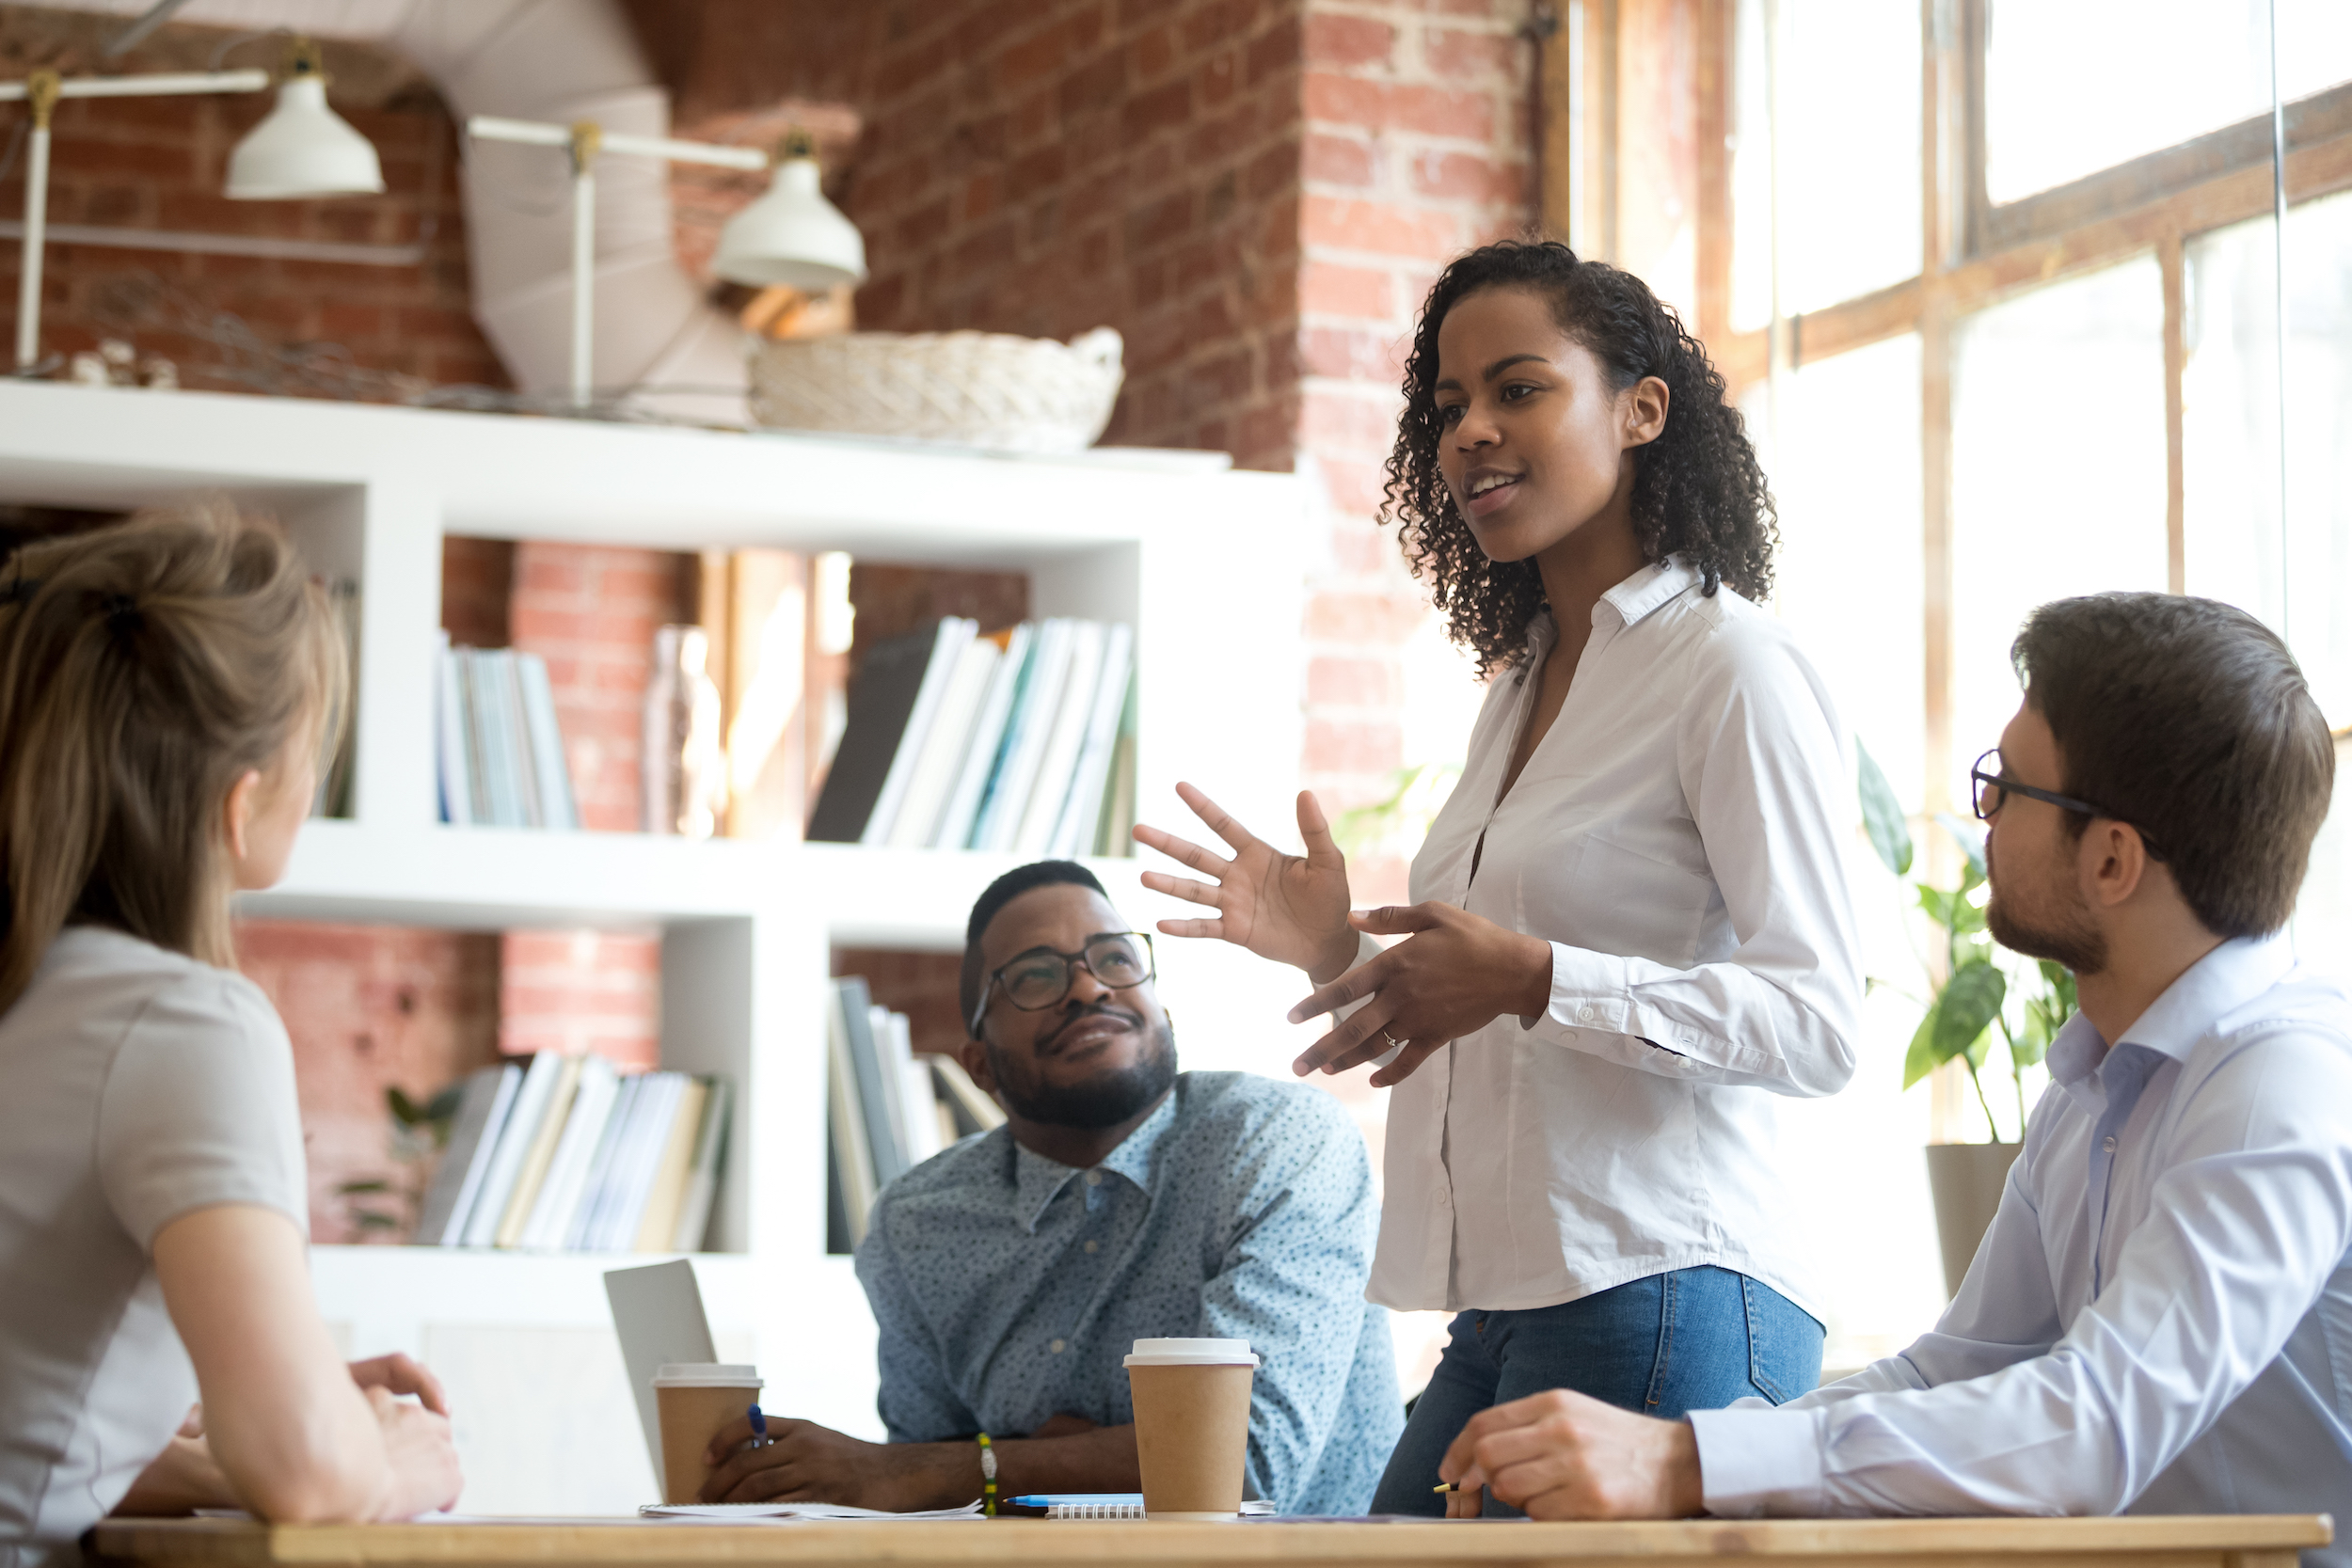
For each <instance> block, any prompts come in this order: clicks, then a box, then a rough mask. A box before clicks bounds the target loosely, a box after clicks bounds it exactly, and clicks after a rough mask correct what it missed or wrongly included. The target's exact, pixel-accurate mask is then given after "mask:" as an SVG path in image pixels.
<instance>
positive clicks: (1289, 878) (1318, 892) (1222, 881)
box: [1135, 784, 1357, 985]
mask: <svg viewBox="0 0 2352 1568" xmlns="http://www.w3.org/2000/svg"><path fill="white" fill-rule="evenodd" d="M1176 793H1177V794H1178V795H1179V796H1180V797H1182V798H1183V800H1184V804H1185V805H1187V806H1190V807H1191V808H1192V812H1193V815H1194V816H1198V817H1200V820H1201V821H1202V822H1204V823H1206V824H1208V828H1209V831H1210V832H1213V833H1215V834H1216V836H1217V837H1219V838H1221V839H1223V840H1224V841H1225V843H1226V845H1227V847H1230V848H1231V849H1232V851H1233V857H1232V859H1231V860H1227V859H1225V858H1224V857H1222V856H1220V855H1216V854H1212V853H1211V852H1210V851H1208V850H1206V849H1203V848H1201V847H1200V846H1199V845H1197V844H1193V843H1190V842H1188V841H1186V840H1184V839H1181V838H1178V837H1177V836H1176V835H1175V834H1174V833H1171V832H1165V831H1163V830H1161V829H1159V828H1153V827H1150V826H1147V825H1145V824H1143V823H1140V822H1138V823H1137V824H1136V830H1135V832H1136V842H1137V843H1139V844H1144V845H1149V846H1150V847H1152V848H1154V849H1157V850H1158V851H1159V852H1160V853H1161V854H1163V855H1166V856H1168V859H1170V860H1174V861H1182V862H1183V863H1184V864H1186V865H1188V866H1190V867H1192V868H1193V869H1194V870H1195V871H1198V872H1200V874H1201V875H1202V876H1204V877H1207V878H1210V879H1212V880H1210V881H1207V882H1196V881H1194V880H1192V879H1190V878H1187V877H1170V876H1168V874H1167V873H1165V872H1161V871H1147V872H1145V873H1144V874H1143V885H1144V886H1145V887H1148V888H1150V889H1151V890H1152V892H1154V893H1165V894H1168V895H1172V896H1174V897H1177V898H1183V899H1187V900H1189V901H1190V902H1192V903H1195V904H1200V905H1205V906H1206V907H1207V908H1209V909H1212V910H1215V911H1216V919H1214V920H1163V921H1161V922H1160V929H1161V930H1162V931H1164V932H1166V933H1167V934H1168V935H1169V936H1171V937H1216V938H1219V939H1221V940H1223V941H1225V942H1232V943H1233V944H1234V945H1235V946H1237V947H1247V948H1248V949H1249V951H1251V952H1252V953H1255V954H1257V955H1258V956H1259V957H1260V958H1272V959H1274V960H1275V961H1276V962H1277V963H1286V964H1291V965H1294V966H1295V967H1297V968H1299V969H1303V970H1305V971H1306V972H1307V976H1308V978H1309V979H1311V980H1313V981H1314V982H1315V983H1316V984H1317V985H1320V984H1322V983H1323V982H1324V981H1326V980H1328V979H1331V978H1332V977H1334V976H1336V975H1337V974H1340V973H1341V972H1342V971H1343V970H1345V969H1346V968H1347V966H1348V965H1349V964H1351V963H1353V962H1354V961H1355V959H1356V949H1357V942H1356V933H1355V932H1354V931H1353V930H1351V929H1350V928H1349V927H1348V915H1347V861H1346V858H1345V857H1344V856H1343V855H1342V854H1341V853H1340V847H1339V846H1338V845H1336V844H1334V843H1332V842H1331V830H1330V828H1329V826H1328V825H1327V823H1326V822H1325V821H1324V820H1323V808H1322V807H1321V806H1320V805H1317V804H1316V803H1315V798H1314V793H1313V791H1311V790H1302V791H1300V793H1299V796H1298V836H1299V838H1300V839H1301V840H1302V841H1304V842H1305V844H1306V846H1307V853H1306V854H1305V855H1304V856H1299V855H1286V854H1283V853H1282V852H1281V851H1280V850H1279V849H1277V848H1275V847H1274V846H1272V845H1270V844H1267V843H1265V842H1264V841H1263V840H1261V839H1260V838H1258V837H1257V836H1256V835H1255V834H1253V833H1252V832H1250V831H1249V830H1248V829H1247V828H1245V827H1243V826H1242V825H1241V824H1240V823H1239V822H1237V821H1235V820H1234V819H1233V818H1232V816H1229V815H1228V814H1227V813H1226V811H1225V809H1224V808H1223V807H1221V806H1219V805H1218V804H1217V803H1216V801H1215V800H1210V799H1209V798H1208V797H1207V796H1206V795H1203V794H1201V793H1200V791H1199V790H1197V789H1195V788H1194V787H1193V786H1192V785H1190V784H1178V785H1177V786H1176Z"/></svg>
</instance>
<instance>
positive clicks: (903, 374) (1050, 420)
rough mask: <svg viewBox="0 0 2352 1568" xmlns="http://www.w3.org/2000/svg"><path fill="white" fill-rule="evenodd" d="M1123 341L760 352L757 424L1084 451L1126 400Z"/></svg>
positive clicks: (984, 340) (800, 345) (921, 339)
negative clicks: (1122, 398)
mask: <svg viewBox="0 0 2352 1568" xmlns="http://www.w3.org/2000/svg"><path fill="white" fill-rule="evenodd" d="M1121 346H1122V345H1121V344H1120V338H1119V334H1118V333H1116V332H1114V331H1112V330H1111V329H1110V328H1109V327H1107V326H1101V327H1097V328H1095V329H1094V330H1093V331H1091V332H1089V333H1085V334H1083V335H1082V336H1080V337H1077V338H1073V339H1072V340H1071V341H1069V342H1068V343H1057V342H1053V341H1049V340H1046V339H1043V338H1015V337H1011V336H1009V335H1008V334H1005V333H1001V332H852V333H849V334H846V335H844V336H839V337H832V338H787V339H780V340H773V341H764V342H761V343H760V344H759V345H758V346H757V347H756V348H755V350H754V351H753V354H752V389H751V404H752V417H753V418H754V419H755V420H758V421H759V422H760V423H761V424H763V425H767V426H770V427H771V428H774V429H782V430H830V431H841V432H850V433H854V434H857V435H861V436H909V437H912V438H914V439H917V440H925V441H955V442H961V443H962V444H964V445H967V446H976V447H993V448H997V449H1000V450H1003V451H1083V450H1084V449H1085V448H1087V447H1089V446H1091V445H1092V444H1093V442H1094V438H1095V437H1096V436H1100V435H1102V434H1103V427H1104V425H1106V424H1108V423H1109V422H1110V418H1111V405H1112V404H1114V403H1116V402H1117V401H1118V399H1119V383H1120V375H1121V373H1122V372H1121V371H1120V348H1121Z"/></svg>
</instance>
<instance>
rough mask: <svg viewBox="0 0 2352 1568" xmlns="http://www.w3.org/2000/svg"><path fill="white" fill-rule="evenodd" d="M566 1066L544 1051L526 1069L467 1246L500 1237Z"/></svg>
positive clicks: (468, 1223)
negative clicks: (510, 1200) (519, 1178)
mask: <svg viewBox="0 0 2352 1568" xmlns="http://www.w3.org/2000/svg"><path fill="white" fill-rule="evenodd" d="M562 1069H563V1063H562V1061H561V1059H560V1058H558V1057H557V1056H556V1055H555V1054H554V1053H552V1052H547V1051H542V1052H541V1053H539V1054H537V1055H536V1056H533V1057H532V1058H531V1066H530V1067H528V1068H526V1069H524V1070H523V1081H522V1084H521V1086H520V1087H518V1088H517V1089H516V1091H515V1108H514V1110H513V1111H511V1112H510V1113H508V1115H507V1117H506V1122H505V1125H504V1126H503V1127H501V1129H500V1131H499V1142H498V1149H497V1151H496V1153H495V1154H494V1155H493V1156H492V1158H491V1163H490V1169H489V1172H488V1174H487V1175H485V1177H484V1178H483V1180H482V1191H481V1192H480V1193H479V1194H477V1195H476V1196H475V1198H474V1206H473V1212H472V1213H470V1214H469V1215H468V1216H467V1219H466V1245H468V1246H488V1245H490V1244H491V1243H494V1242H496V1241H497V1240H498V1230H499V1222H500V1221H501V1219H503V1218H505V1216H506V1202H507V1199H508V1198H509V1197H510V1196H513V1194H514V1191H515V1179H516V1176H517V1175H519V1174H520V1173H521V1170H522V1165H523V1161H524V1159H525V1158H527V1157H528V1156H529V1154H530V1153H531V1141H532V1137H533V1136H534V1135H535V1134H536V1133H537V1132H538V1130H539V1118H540V1117H541V1116H542V1115H543V1114H544V1113H545V1112H546V1110H547V1108H548V1096H549V1095H550V1094H552V1093H554V1092H555V1080H556V1077H557V1075H558V1073H560V1072H561V1071H562Z"/></svg>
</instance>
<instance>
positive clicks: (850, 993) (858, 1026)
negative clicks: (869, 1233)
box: [835, 975, 907, 1189]
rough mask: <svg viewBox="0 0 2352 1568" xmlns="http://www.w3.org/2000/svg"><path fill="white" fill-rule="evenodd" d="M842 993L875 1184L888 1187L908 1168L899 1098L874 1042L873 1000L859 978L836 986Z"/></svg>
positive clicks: (852, 1062) (853, 1066)
mask: <svg viewBox="0 0 2352 1568" xmlns="http://www.w3.org/2000/svg"><path fill="white" fill-rule="evenodd" d="M835 984H837V985H838V986H839V987H840V988H841V991H842V1008H841V1013H842V1018H843V1020H844V1021H845V1022H847V1024H848V1025H849V1037H850V1066H851V1067H852V1068H853V1069H856V1072H857V1098H858V1105H859V1107H860V1108H861V1109H862V1110H863V1111H864V1112H865V1115H866V1150H867V1152H868V1154H869V1155H870V1156H871V1157H872V1159H873V1162H874V1182H875V1186H876V1187H877V1188H878V1189H879V1188H882V1187H886V1186H888V1185H889V1184H890V1183H891V1182H893V1181H895V1180H898V1178H899V1177H900V1176H901V1175H903V1174H904V1173H905V1171H906V1168H907V1162H906V1152H905V1150H903V1149H901V1148H899V1147H898V1128H897V1125H896V1122H897V1117H896V1116H895V1115H894V1106H895V1102H896V1101H897V1099H898V1097H897V1096H896V1095H894V1094H892V1093H891V1092H890V1090H889V1088H888V1087H886V1086H885V1085H884V1081H883V1078H882V1054H881V1053H880V1051H879V1050H877V1048H876V1046H875V1041H874V1015H873V1007H874V1003H873V997H872V995H871V993H869V992H868V991H867V990H866V982H865V981H864V980H861V979H859V978H858V977H856V976H855V975H849V976H845V977H844V978H842V979H841V980H838V981H836V982H835Z"/></svg>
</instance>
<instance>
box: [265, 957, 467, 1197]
mask: <svg viewBox="0 0 2352 1568" xmlns="http://www.w3.org/2000/svg"><path fill="white" fill-rule="evenodd" d="M237 958H238V963H239V965H240V966H241V967H242V968H243V969H244V971H245V973H246V974H248V975H250V976H251V977H252V978H253V980H254V981H255V982H256V983H257V984H259V985H260V986H261V988H262V990H264V991H266V992H268V994H269V998H270V1001H271V1002H272V1003H273V1004H274V1005H275V1006H277V1008H278V1016H279V1017H281V1018H283V1019H284V1020H285V1021H286V1032H287V1034H288V1035H289V1036H290V1037H292V1038H293V1040H294V1059H295V1061H296V1063H297V1064H298V1069H299V1070H297V1072H296V1073H295V1085H296V1088H297V1091H298V1093H299V1094H300V1096H301V1100H302V1132H303V1142H304V1144H305V1146H306V1147H307V1148H308V1150H309V1153H310V1239H311V1240H312V1241H314V1242H345V1241H352V1240H356V1239H358V1230H357V1228H356V1227H355V1224H354V1220H353V1212H354V1210H355V1209H356V1208H370V1209H374V1210H377V1211H378V1212H386V1213H389V1214H394V1215H396V1216H398V1215H400V1214H401V1211H403V1210H404V1209H405V1203H404V1202H403V1201H402V1200H401V1199H400V1198H399V1197H398V1196H369V1197H366V1198H363V1199H358V1200H354V1199H351V1198H347V1197H345V1196H342V1192H341V1188H342V1185H343V1184H344V1183H345V1182H348V1181H357V1180H389V1181H390V1182H391V1183H392V1184H393V1185H395V1186H396V1187H411V1186H413V1184H414V1183H416V1182H417V1181H418V1180H421V1177H422V1174H423V1168H422V1167H421V1166H417V1165H408V1164H402V1163H400V1162H399V1161H398V1160H396V1159H395V1158H394V1155H393V1148H392V1137H391V1128H392V1120H391V1114H390V1112H389V1110H388V1109H387V1108H386V1104H385V1098H384V1091H385V1088H386V1087H387V1086H388V1085H397V1086H398V1087H400V1088H401V1089H403V1090H405V1092H406V1093H407V1094H408V1095H409V1096H410V1097H411V1098H412V1099H414V1100H416V1101H419V1102H420V1103H421V1102H422V1101H425V1100H428V1099H430V1098H431V1097H432V1095H433V1094H434V1093H435V1092H436V1091H437V1090H438V1089H440V1088H441V1087H442V1086H443V1085H447V1084H451V1083H453V1082H455V1081H456V1080H457V1079H459V1078H461V1077H463V1076H464V1075H465V1074H467V1073H469V1072H470V1071H472V1070H473V1069H475V1068H477V1067H480V1066H482V1065H483V1064H484V1063H485V1062H488V1061H490V1060H492V1059H493V1058H494V1056H495V1055H496V1053H497V1050H498V1038H497V1021H498V997H499V975H500V963H499V939H498V938H497V937H495V936H485V935H479V934H475V933H470V932H456V931H415V930H403V929H399V928H395V927H378V926H331V925H326V924H323V923H321V922H317V921H307V920H303V921H295V920H247V921H241V922H239V923H238V927H237Z"/></svg>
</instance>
